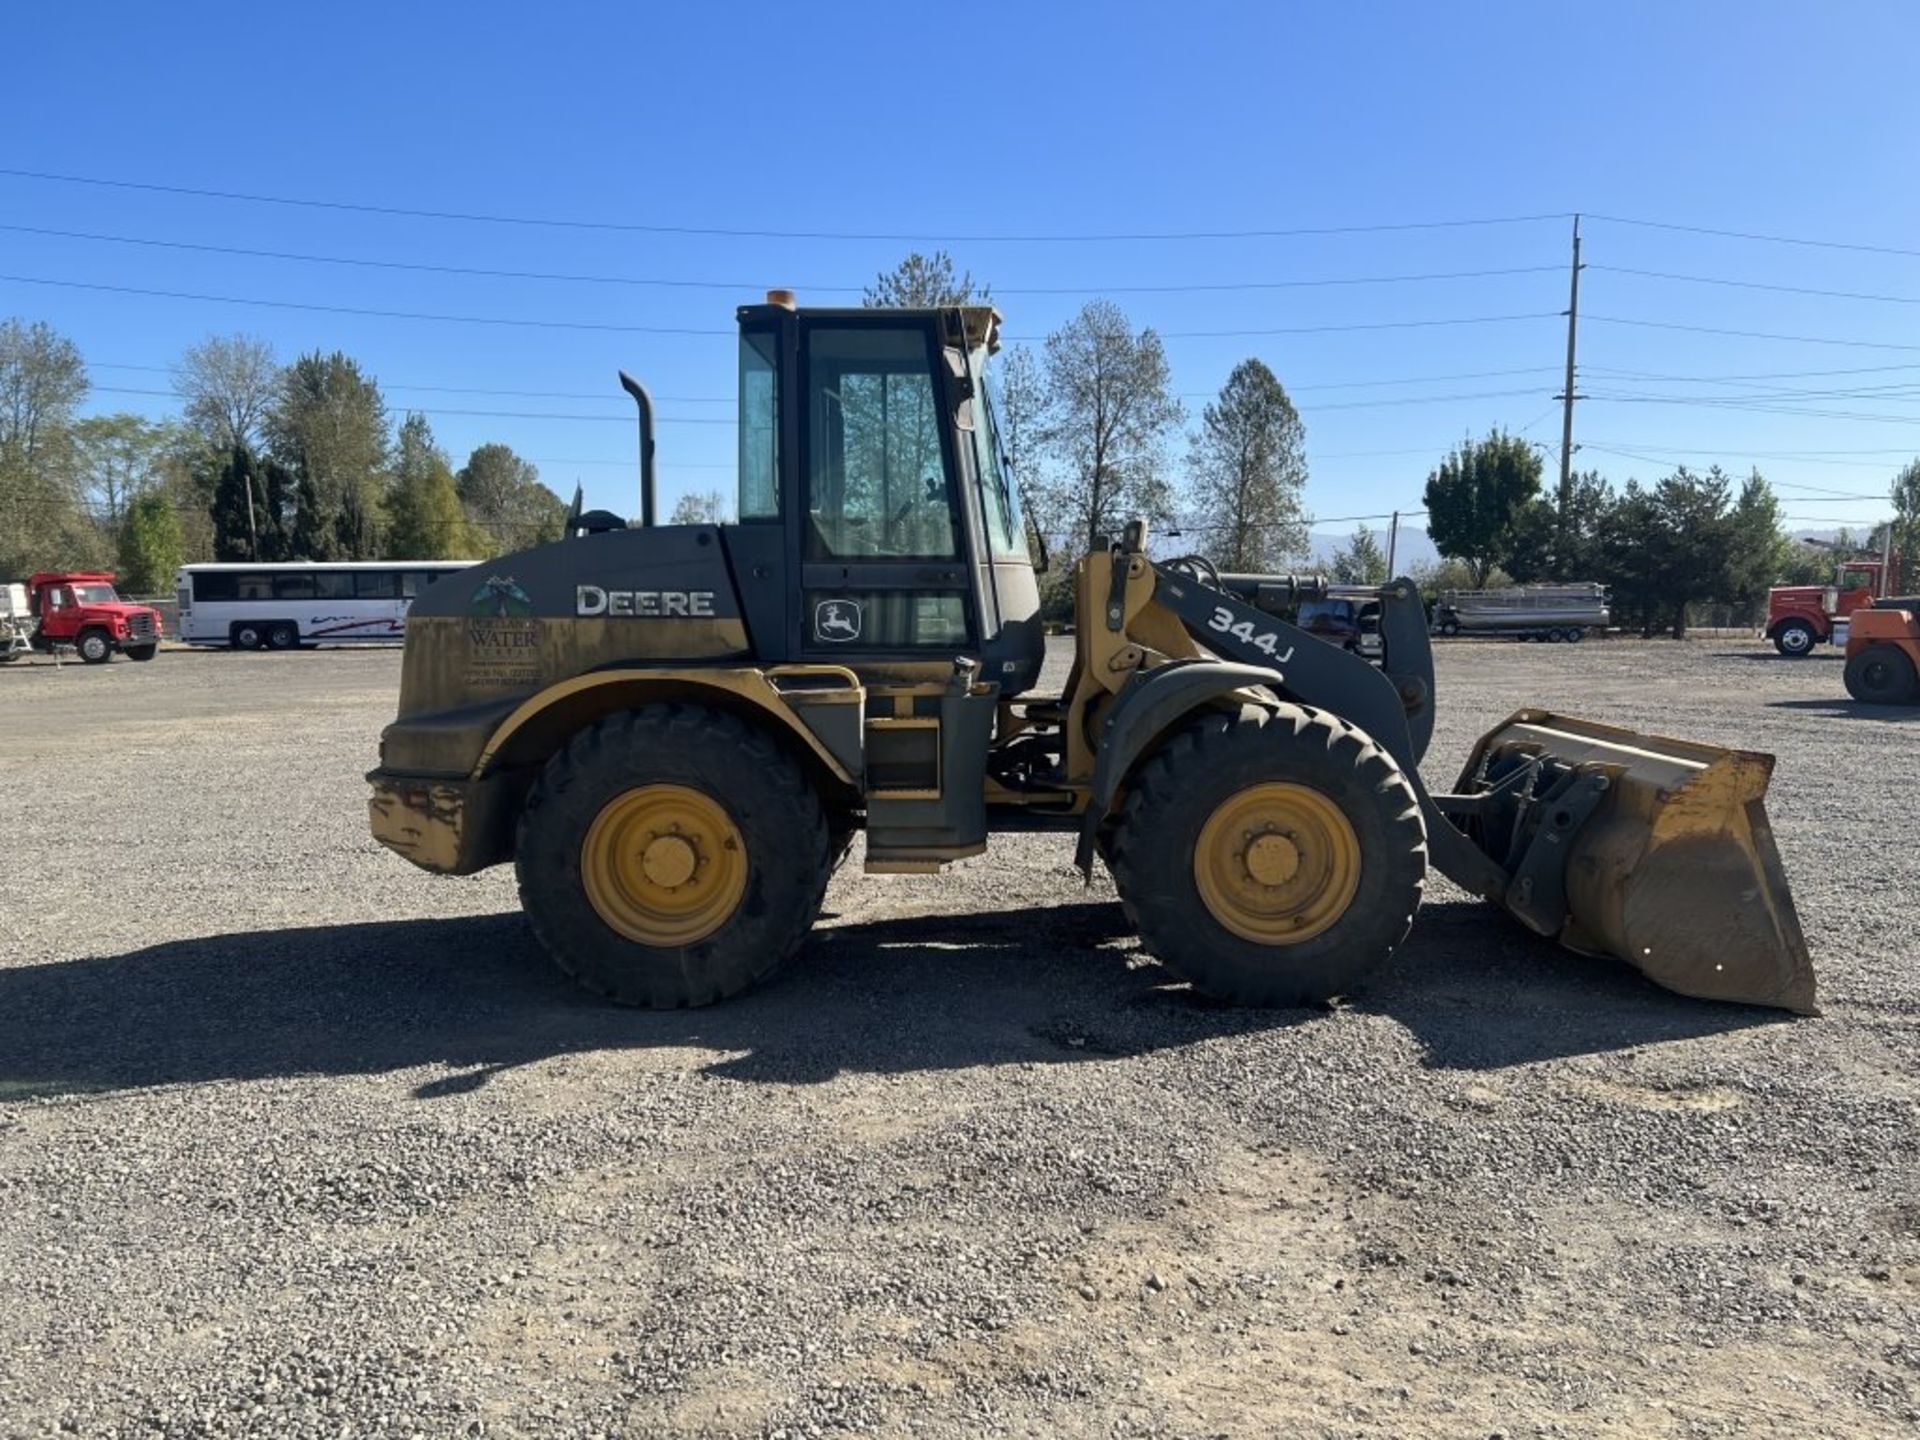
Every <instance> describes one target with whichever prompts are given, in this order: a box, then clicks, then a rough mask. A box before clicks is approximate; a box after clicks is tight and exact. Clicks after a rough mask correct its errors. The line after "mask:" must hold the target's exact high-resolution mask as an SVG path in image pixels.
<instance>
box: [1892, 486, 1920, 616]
mask: <svg viewBox="0 0 1920 1440" xmlns="http://www.w3.org/2000/svg"><path fill="white" fill-rule="evenodd" d="M1893 548H1894V550H1895V552H1896V553H1898V555H1899V556H1900V562H1901V563H1900V569H1901V572H1902V573H1900V574H1899V575H1890V576H1888V577H1887V583H1888V585H1889V586H1891V587H1892V588H1893V589H1895V590H1896V591H1898V592H1899V593H1901V594H1908V595H1910V594H1912V593H1913V592H1914V591H1915V590H1920V460H1914V461H1912V462H1911V463H1909V464H1908V465H1907V467H1906V468H1905V469H1904V470H1902V471H1901V472H1900V473H1899V474H1898V475H1896V476H1894V477H1893Z"/></svg>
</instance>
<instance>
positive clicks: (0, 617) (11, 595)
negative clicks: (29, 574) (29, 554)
mask: <svg viewBox="0 0 1920 1440" xmlns="http://www.w3.org/2000/svg"><path fill="white" fill-rule="evenodd" d="M35 623H36V622H35V620H34V618H33V612H32V610H30V609H29V608H28V605H27V587H26V586H24V585H22V584H20V583H19V582H18V581H17V580H16V581H14V582H13V583H11V584H7V585H0V664H4V663H5V662H7V661H9V660H11V659H13V657H14V656H16V655H25V654H26V653H27V652H28V651H30V650H32V649H33V629H34V625H35Z"/></svg>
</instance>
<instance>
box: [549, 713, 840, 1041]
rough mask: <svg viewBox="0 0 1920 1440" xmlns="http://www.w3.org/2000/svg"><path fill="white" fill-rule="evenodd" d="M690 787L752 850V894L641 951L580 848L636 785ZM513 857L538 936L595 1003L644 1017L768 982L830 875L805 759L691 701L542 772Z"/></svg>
mask: <svg viewBox="0 0 1920 1440" xmlns="http://www.w3.org/2000/svg"><path fill="white" fill-rule="evenodd" d="M662 783H667V784H677V785H686V786H690V787H692V788H694V789H697V790H700V791H702V792H704V793H705V794H707V795H708V796H710V797H711V798H713V799H714V800H716V801H718V802H719V803H720V804H721V805H722V806H723V807H724V808H725V809H726V811H727V813H728V816H729V818H730V819H731V820H732V821H733V823H734V825H735V826H736V827H738V829H739V831H740V834H741V838H742V839H743V840H744V841H745V842H746V849H747V889H746V894H745V896H744V897H743V898H742V899H741V901H740V904H739V907H738V908H737V909H736V910H735V911H734V913H733V915H732V916H731V917H730V918H729V919H728V920H727V921H726V923H725V924H723V925H722V926H721V928H720V929H719V930H717V931H716V932H714V933H713V934H712V935H710V936H708V937H707V938H706V939H704V940H701V941H699V942H698V943H696V944H693V945H687V946H677V947H672V948H662V947H656V946H650V945H643V944H640V943H639V942H637V941H634V940H630V939H628V938H627V937H626V936H624V935H622V934H620V933H619V932H618V931H616V930H614V929H612V928H611V927H610V926H609V925H608V924H607V923H606V922H605V921H604V920H602V919H601V918H600V915H599V913H598V912H597V911H596V910H595V909H594V908H593V903H592V902H591V901H590V900H589V899H588V898H587V893H586V889H585V887H584V885H583V884H582V881H581V877H580V847H581V844H582V842H583V841H584V840H585V838H586V834H587V830H588V828H589V827H590V826H591V825H592V824H593V821H594V817H595V816H597V815H598V814H599V813H600V811H601V809H602V807H603V806H605V805H606V803H607V802H608V801H609V800H611V799H613V798H614V797H615V796H616V795H619V794H622V793H624V792H625V791H627V790H630V789H633V788H635V787H637V786H641V785H652V784H662ZM516 848H517V855H516V859H515V862H514V868H515V871H516V873H517V875H518V877H519V882H520V903H521V905H522V906H523V907H524V908H525V910H526V912H527V919H528V921H529V922H530V923H531V925H532V926H533V933H534V934H535V936H537V937H538V939H539V940H540V943H541V944H542V945H543V946H545V947H546V951H547V953H548V954H549V955H550V956H552V957H553V960H554V963H555V964H557V965H558V966H559V967H560V968H561V969H562V970H564V971H565V972H566V973H567V974H568V975H570V976H572V977H573V978H574V979H575V980H576V981H578V982H579V983H580V984H581V985H582V986H584V987H585V988H586V989H588V990H590V991H592V992H593V993H594V994H596V995H601V996H604V997H605V998H607V999H609V1000H614V1001H617V1002H619V1003H620V1004H622V1005H643V1006H648V1007H651V1008H653V1009H663V1010H664V1009H677V1008H680V1007H683V1006H694V1005H709V1004H712V1003H713V1002H714V1001H715V1000H721V999H725V998H726V997H727V996H729V995H735V994H738V993H739V992H740V991H742V990H745V989H746V988H747V987H748V986H749V985H752V984H754V983H755V982H757V981H760V980H764V979H765V978H766V977H767V976H768V975H771V974H772V973H773V972H774V970H775V969H777V968H778V967H779V966H780V964H781V963H782V962H783V961H785V960H786V959H787V958H788V957H789V956H791V955H792V954H793V952H794V951H795V950H797V949H798V948H799V947H800V942H801V941H802V940H804V939H805V938H806V934H807V931H808V930H809V929H810V928H811V927H812V925H813V922H814V918H815V917H816V916H817V915H818V914H819V913H820V901H821V897H822V896H823V895H824V894H825V893H826V888H827V877H828V875H829V873H830V872H831V867H830V865H829V854H828V834H827V820H826V815H825V812H824V811H823V810H822V808H821V805H820V799H819V796H818V795H817V794H815V792H814V788H813V784H812V782H811V781H810V780H809V779H808V777H807V773H806V771H805V770H803V769H802V768H801V766H800V763H799V762H798V761H797V760H796V759H795V758H794V757H793V756H792V755H791V754H790V753H789V752H788V751H787V750H785V749H784V748H782V747H781V746H780V745H779V744H778V743H777V742H776V741H775V740H774V739H773V738H772V737H771V736H770V735H768V734H767V732H766V731H764V730H762V729H759V728H756V727H754V726H751V725H748V724H747V723H746V722H744V721H742V720H740V719H739V718H738V717H736V716H733V715H730V714H727V713H726V712H724V711H719V710H710V709H707V708H706V707H704V706H699V705H654V706H648V707H647V708H646V709H644V710H632V711H626V712H623V713H621V714H618V715H612V716H609V717H608V718H606V719H605V720H602V721H601V722H600V723H599V724H597V725H594V726H591V727H589V728H588V729H586V730H583V731H581V732H580V733H579V734H578V735H576V736H574V737H573V739H572V741H571V742H569V743H568V745H567V746H566V747H565V748H564V749H563V750H561V751H560V752H559V753H558V754H556V755H555V756H553V758H552V759H550V760H549V761H548V762H547V764H546V768H545V769H544V770H542V771H541V773H540V778H539V779H538V781H536V782H535V784H534V787H533V790H532V793H530V794H529V795H528V796H527V803H526V806H525V808H524V809H523V810H522V811H521V814H520V829H519V838H518V845H517V847H516Z"/></svg>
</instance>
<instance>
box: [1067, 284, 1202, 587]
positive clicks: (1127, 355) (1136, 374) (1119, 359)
mask: <svg viewBox="0 0 1920 1440" xmlns="http://www.w3.org/2000/svg"><path fill="white" fill-rule="evenodd" d="M1046 396H1047V400H1046V418H1045V421H1044V423H1043V425H1042V427H1041V439H1042V442H1043V443H1044V444H1045V445H1046V447H1047V449H1048V451H1049V452H1050V455H1051V458H1052V459H1053V462H1054V463H1053V464H1052V465H1051V466H1049V467H1048V472H1047V474H1046V475H1045V476H1044V477H1042V479H1041V481H1040V483H1038V484H1037V485H1035V486H1034V487H1033V498H1034V500H1035V501H1036V502H1037V503H1036V509H1037V510H1039V511H1040V512H1041V513H1042V523H1043V525H1044V526H1045V527H1046V529H1047V533H1048V534H1049V535H1057V536H1059V537H1060V541H1061V544H1060V545H1059V546H1058V547H1057V548H1059V549H1060V550H1061V551H1062V558H1063V559H1071V558H1073V557H1076V556H1078V555H1081V554H1084V553H1085V552H1086V551H1087V550H1089V549H1091V548H1092V547H1093V543H1094V541H1095V540H1096V539H1097V538H1098V537H1099V536H1101V535H1117V534H1118V533H1119V530H1120V527H1121V526H1122V525H1124V524H1125V522H1126V521H1128V520H1129V519H1132V518H1133V517H1134V516H1136V515H1145V516H1149V517H1153V518H1160V517H1163V516H1164V515H1165V514H1166V513H1167V510H1168V508H1169V503H1170V501H1171V498H1172V496H1171V487H1170V486H1169V484H1168V482H1167V477H1166V473H1165V447H1166V437H1167V433H1168V431H1170V430H1172V429H1173V428H1174V427H1175V426H1177V425H1179V424H1180V422H1181V421H1182V420H1183V419H1185V418H1186V412H1185V410H1184V409H1183V408H1182V406H1181V404H1180V402H1179V400H1178V399H1176V398H1175V397H1174V394H1173V389H1172V376H1171V373H1170V372H1169V370H1168V368H1167V354H1166V350H1165V348H1164V347H1163V346H1162V345H1161V343H1160V337H1159V336H1158V335H1157V334H1155V333H1154V332H1153V331H1152V330H1151V329H1147V330H1141V331H1139V332H1138V333H1135V332H1134V330H1133V329H1132V327H1131V325H1130V324H1129V323H1128V320H1127V317H1126V314H1125V312H1124V311H1122V310H1121V309H1120V307H1119V306H1118V305H1115V304H1114V303H1113V302H1112V301H1111V300H1094V301H1091V302H1090V303H1088V305H1087V306H1086V307H1085V308H1084V309H1082V310H1081V311H1080V313H1079V314H1078V315H1076V316H1074V317H1073V319H1071V320H1069V321H1068V322H1067V323H1066V324H1065V325H1063V326H1062V327H1061V328H1060V329H1059V330H1057V331H1055V332H1054V333H1053V334H1051V335H1049V336H1048V337H1047V347H1046Z"/></svg>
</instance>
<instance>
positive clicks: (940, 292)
mask: <svg viewBox="0 0 1920 1440" xmlns="http://www.w3.org/2000/svg"><path fill="white" fill-rule="evenodd" d="M990 298H991V297H990V296H989V295H988V294H987V287H986V286H984V285H982V286H981V287H980V288H979V289H978V290H975V289H974V287H973V276H972V274H971V273H967V274H956V273H955V272H954V267H953V257H952V256H951V255H949V254H948V253H947V252H946V251H944V250H936V251H934V252H933V254H931V255H922V254H921V253H920V252H919V251H918V250H916V251H914V252H913V253H912V254H911V255H909V256H907V258H906V259H904V260H902V261H901V262H900V263H899V264H898V265H896V266H894V267H893V269H891V270H889V271H887V272H886V273H885V274H882V275H877V276H875V277H874V282H873V284H871V285H869V286H868V287H867V291H866V294H865V295H864V296H862V297H861V302H860V303H861V304H863V305H865V306H867V307H868V308H869V309H884V308H888V307H900V308H906V309H916V308H926V307H931V306H939V305H984V304H986V303H987V301H988V300H989V299H990Z"/></svg>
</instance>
